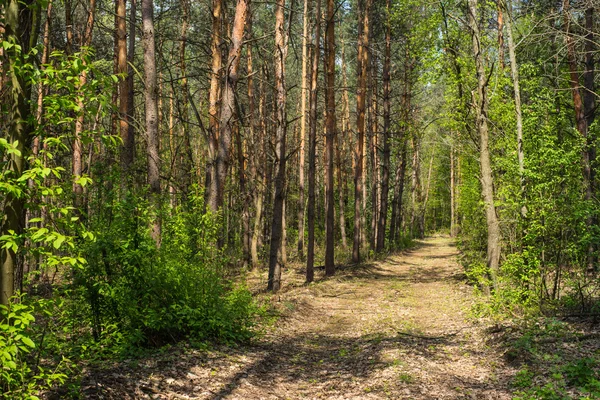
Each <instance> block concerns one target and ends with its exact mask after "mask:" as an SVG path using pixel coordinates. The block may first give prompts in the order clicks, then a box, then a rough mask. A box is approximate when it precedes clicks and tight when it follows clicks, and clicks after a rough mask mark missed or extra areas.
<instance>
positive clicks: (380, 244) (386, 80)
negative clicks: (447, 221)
mask: <svg viewBox="0 0 600 400" xmlns="http://www.w3.org/2000/svg"><path fill="white" fill-rule="evenodd" d="M391 12H392V10H391V8H390V0H387V1H386V15H387V20H386V28H385V55H384V62H383V134H382V137H381V140H382V141H383V154H382V160H381V199H380V212H379V226H378V227H377V246H376V250H377V251H382V250H383V249H384V248H385V228H386V225H387V214H388V197H389V182H390V153H391V149H390V139H389V138H390V124H391V114H392V102H391V86H392V85H391V69H392V68H391V66H392V62H391V58H392V29H391V23H390V13H391Z"/></svg>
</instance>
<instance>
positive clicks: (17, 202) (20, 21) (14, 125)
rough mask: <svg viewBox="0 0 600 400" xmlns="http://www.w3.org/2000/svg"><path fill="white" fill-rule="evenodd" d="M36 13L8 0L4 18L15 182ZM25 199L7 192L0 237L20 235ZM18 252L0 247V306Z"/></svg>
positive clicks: (24, 141)
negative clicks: (7, 46)
mask: <svg viewBox="0 0 600 400" xmlns="http://www.w3.org/2000/svg"><path fill="white" fill-rule="evenodd" d="M36 12H39V5H38V3H37V2H36V1H33V0H26V1H23V0H10V1H9V3H8V5H7V7H6V9H5V17H4V38H3V39H4V40H5V41H7V42H8V43H14V44H16V45H18V46H20V49H17V48H16V47H17V46H13V47H11V48H9V49H6V53H5V57H6V58H5V60H6V64H5V68H6V70H7V71H8V74H7V75H8V78H9V79H10V83H9V84H8V86H9V88H8V90H9V92H8V93H7V97H6V100H5V101H7V103H8V104H7V111H8V114H7V116H6V121H7V123H6V125H5V127H6V130H7V139H8V143H9V144H11V145H12V146H14V147H15V148H16V149H17V150H18V152H12V153H11V154H10V155H7V156H6V157H7V161H8V163H7V167H6V168H7V169H8V170H9V171H10V174H11V176H12V177H13V178H15V179H18V178H20V177H21V176H22V175H23V172H24V171H25V160H26V159H27V149H28V147H29V145H30V144H31V122H30V120H31V118H30V117H31V109H30V107H29V99H30V98H31V80H30V79H29V77H27V76H26V75H25V74H26V70H24V69H22V68H20V66H21V65H24V64H25V62H26V61H25V55H28V53H29V51H30V49H31V46H32V43H35V42H36V41H37V40H36V38H35V36H36V35H35V33H36V32H37V30H35V27H32V25H33V19H34V15H35V13H36ZM24 207H25V197H24V196H17V195H16V194H15V193H14V192H12V191H9V192H7V194H6V196H5V197H4V204H3V207H2V210H3V215H2V217H1V220H0V221H1V225H0V236H4V235H7V236H12V235H20V234H21V233H22V232H23V227H24V225H25V210H24ZM17 264H18V261H17V253H16V252H15V251H14V249H13V247H12V246H8V247H7V246H2V248H0V304H1V305H8V303H9V301H10V299H11V297H12V296H13V294H14V282H15V271H16V269H17Z"/></svg>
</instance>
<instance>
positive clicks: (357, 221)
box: [352, 0, 372, 263]
mask: <svg viewBox="0 0 600 400" xmlns="http://www.w3.org/2000/svg"><path fill="white" fill-rule="evenodd" d="M371 1H372V0H359V13H360V14H361V15H360V17H359V21H361V20H362V24H359V33H358V36H359V37H358V57H357V60H356V62H357V72H358V88H357V91H356V129H357V131H358V138H357V140H356V166H355V167H356V169H355V173H354V242H353V248H352V261H353V262H355V263H357V262H360V259H361V256H360V246H361V241H362V228H363V227H362V226H361V225H362V224H361V222H362V221H361V214H362V206H361V200H362V197H363V190H364V188H363V162H364V141H365V105H366V104H365V103H366V94H367V66H368V64H369V51H368V47H369V27H370V25H369V17H370V13H371Z"/></svg>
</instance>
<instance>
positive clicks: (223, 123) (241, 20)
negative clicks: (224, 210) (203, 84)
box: [209, 0, 249, 211]
mask: <svg viewBox="0 0 600 400" xmlns="http://www.w3.org/2000/svg"><path fill="white" fill-rule="evenodd" d="M248 2H249V0H238V2H237V6H236V8H235V17H234V21H233V27H232V29H231V45H230V47H229V55H228V57H227V65H226V71H225V83H224V85H223V90H222V96H221V113H220V121H219V148H218V150H217V159H216V170H217V173H216V175H215V177H216V182H215V183H216V185H212V187H213V188H215V189H216V191H215V192H211V198H210V200H209V204H210V205H211V207H213V208H212V210H213V211H217V210H218V209H220V208H221V207H223V196H224V193H225V181H226V180H227V170H228V168H229V152H230V148H231V141H232V132H233V126H234V124H236V123H237V120H236V112H235V105H236V103H235V92H236V86H237V81H238V70H239V65H240V58H241V55H242V44H243V39H244V29H245V27H246V16H247V15H248ZM211 190H212V189H211Z"/></svg>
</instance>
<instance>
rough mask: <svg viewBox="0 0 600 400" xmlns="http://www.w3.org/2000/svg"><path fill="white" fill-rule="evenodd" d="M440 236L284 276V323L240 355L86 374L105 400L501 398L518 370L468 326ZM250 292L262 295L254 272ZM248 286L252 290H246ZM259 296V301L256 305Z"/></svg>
mask: <svg viewBox="0 0 600 400" xmlns="http://www.w3.org/2000/svg"><path fill="white" fill-rule="evenodd" d="M458 254H459V252H458V250H457V249H456V247H455V246H454V244H453V242H452V240H451V239H450V238H448V237H432V238H428V239H426V240H423V241H420V242H418V244H417V246H416V247H415V248H413V249H412V250H408V251H405V252H403V253H401V254H397V255H391V256H389V257H388V258H386V259H384V260H382V261H378V262H373V263H370V264H364V265H360V266H348V267H345V266H340V267H339V269H338V271H337V272H336V275H335V276H334V277H332V278H324V277H323V276H322V273H323V271H322V270H318V271H317V272H318V274H317V279H316V280H317V282H315V283H313V284H311V285H303V280H304V276H303V271H302V270H300V269H297V270H295V269H293V268H290V269H288V270H287V271H286V272H285V275H284V277H283V282H284V287H283V289H282V291H281V292H280V293H278V294H277V295H273V296H271V297H270V298H269V297H266V298H268V299H269V301H271V302H272V303H273V304H274V306H275V307H276V309H278V310H279V311H280V314H281V316H280V317H279V319H278V320H277V322H276V324H275V326H273V327H272V328H270V329H268V330H267V332H266V334H264V335H262V336H261V337H260V338H259V339H256V340H254V341H253V343H251V344H249V345H244V346H240V347H234V348H231V347H221V348H219V347H217V348H212V349H209V350H197V349H193V348H191V347H189V346H186V345H184V344H182V345H179V346H175V347H172V348H171V349H170V350H169V351H167V352H165V353H163V354H161V355H160V356H158V357H157V356H152V357H148V358H147V359H142V360H135V361H131V362H129V363H127V362H125V363H121V364H119V365H118V366H115V367H114V368H113V369H112V370H106V369H103V370H102V371H94V372H92V371H88V374H87V377H86V378H85V379H84V381H83V384H84V393H85V395H86V397H87V398H98V399H100V398H102V399H143V398H148V399H150V398H151V399H386V398H389V399H509V398H511V390H510V382H511V380H512V379H513V377H514V375H515V373H516V371H517V370H516V367H514V366H512V365H511V364H510V363H508V362H507V361H506V357H505V356H504V351H503V350H502V347H501V346H500V345H499V344H498V343H495V342H494V341H492V340H490V338H491V337H492V338H493V337H494V336H493V335H490V334H489V332H490V326H486V324H483V323H478V322H477V321H476V320H474V319H471V318H468V314H469V309H470V308H471V305H472V304H473V302H474V301H475V297H474V294H473V293H472V292H473V290H472V288H471V287H470V286H468V285H467V284H466V282H465V280H464V274H463V270H462V268H461V266H460V265H459V264H458V262H457V260H456V257H457V255H458ZM250 285H256V287H257V288H258V287H259V285H260V287H264V286H266V282H265V277H264V276H262V274H261V275H260V276H259V275H256V276H253V277H252V279H250ZM251 287H253V286H251ZM261 296H267V295H264V294H263V295H261Z"/></svg>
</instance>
